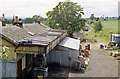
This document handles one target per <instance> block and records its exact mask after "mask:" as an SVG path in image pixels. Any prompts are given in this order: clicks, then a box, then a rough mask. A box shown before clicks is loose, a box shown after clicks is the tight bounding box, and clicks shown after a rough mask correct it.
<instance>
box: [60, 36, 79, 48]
mask: <svg viewBox="0 0 120 79" xmlns="http://www.w3.org/2000/svg"><path fill="white" fill-rule="evenodd" d="M59 45H60V46H64V47H67V48H71V49H75V50H79V45H80V40H77V39H73V38H69V37H66V38H64V39H63V41H61V42H60V43H59Z"/></svg>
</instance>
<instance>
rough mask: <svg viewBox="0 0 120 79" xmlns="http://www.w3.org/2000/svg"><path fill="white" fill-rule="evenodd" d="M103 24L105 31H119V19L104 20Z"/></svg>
mask: <svg viewBox="0 0 120 79" xmlns="http://www.w3.org/2000/svg"><path fill="white" fill-rule="evenodd" d="M102 24H103V32H105V33H110V32H113V33H118V20H109V21H102Z"/></svg>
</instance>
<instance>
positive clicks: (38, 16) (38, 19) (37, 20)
mask: <svg viewBox="0 0 120 79" xmlns="http://www.w3.org/2000/svg"><path fill="white" fill-rule="evenodd" d="M37 22H38V24H40V16H38V20H37Z"/></svg>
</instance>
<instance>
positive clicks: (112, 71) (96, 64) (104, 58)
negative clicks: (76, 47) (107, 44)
mask: <svg viewBox="0 0 120 79" xmlns="http://www.w3.org/2000/svg"><path fill="white" fill-rule="evenodd" d="M97 45H98V44H97ZM91 48H92V49H91V52H90V58H91V60H90V64H89V66H88V68H87V69H86V71H85V73H83V74H81V73H73V72H70V73H69V77H118V61H117V60H115V59H114V58H113V57H111V56H109V54H108V53H107V52H106V51H105V50H101V49H99V48H98V46H96V44H92V45H91Z"/></svg>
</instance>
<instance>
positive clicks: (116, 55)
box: [110, 51, 120, 60]
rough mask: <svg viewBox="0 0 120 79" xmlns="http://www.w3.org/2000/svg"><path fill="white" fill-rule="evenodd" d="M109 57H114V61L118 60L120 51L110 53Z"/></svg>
mask: <svg viewBox="0 0 120 79" xmlns="http://www.w3.org/2000/svg"><path fill="white" fill-rule="evenodd" d="M110 56H113V57H115V59H116V60H120V51H118V52H113V51H112V52H110Z"/></svg>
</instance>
